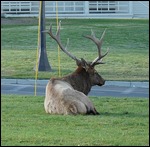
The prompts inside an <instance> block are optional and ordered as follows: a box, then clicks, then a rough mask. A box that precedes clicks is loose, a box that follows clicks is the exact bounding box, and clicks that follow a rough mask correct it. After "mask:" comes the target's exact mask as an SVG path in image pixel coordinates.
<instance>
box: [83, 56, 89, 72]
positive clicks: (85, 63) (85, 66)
mask: <svg viewBox="0 0 150 147" xmlns="http://www.w3.org/2000/svg"><path fill="white" fill-rule="evenodd" d="M81 66H82V67H83V68H84V69H85V70H86V71H88V69H89V64H88V63H87V62H86V61H85V60H84V59H83V58H81Z"/></svg>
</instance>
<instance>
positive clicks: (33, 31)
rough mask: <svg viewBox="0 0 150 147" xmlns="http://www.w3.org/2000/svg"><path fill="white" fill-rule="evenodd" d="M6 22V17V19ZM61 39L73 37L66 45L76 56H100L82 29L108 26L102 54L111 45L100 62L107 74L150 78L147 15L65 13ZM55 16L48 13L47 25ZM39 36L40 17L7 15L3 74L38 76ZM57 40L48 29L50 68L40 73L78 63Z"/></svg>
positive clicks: (114, 77)
mask: <svg viewBox="0 0 150 147" xmlns="http://www.w3.org/2000/svg"><path fill="white" fill-rule="evenodd" d="M6 22H7V23H6ZM61 22H62V23H61V40H62V44H63V45H64V46H65V45H66V42H67V39H68V38H69V45H68V51H69V52H71V53H72V54H73V55H75V56H76V57H77V58H84V59H85V60H88V61H92V60H94V59H95V58H96V57H97V56H98V52H97V48H96V45H95V44H94V43H93V42H92V41H91V40H88V39H87V38H84V37H83V35H88V34H91V29H92V30H93V31H94V32H95V34H96V36H97V37H98V38H100V37H101V35H102V32H103V31H104V29H105V28H106V29H107V30H106V34H105V37H104V41H103V45H102V54H104V53H105V52H106V51H107V48H110V49H109V53H108V55H107V56H106V57H105V58H104V59H103V62H105V63H106V64H103V65H98V66H96V69H97V71H98V72H99V73H100V74H101V75H102V76H103V78H104V79H106V80H123V81H149V20H146V19H62V20H61ZM50 23H52V24H53V32H54V34H55V32H56V20H55V19H46V29H49V24H50ZM37 41H38V19H37V18H3V19H2V25H1V77H2V78H31V79H33V78H35V71H34V70H33V69H34V67H35V65H36V53H37V44H38V43H37ZM57 47H58V46H57V44H56V43H55V41H54V40H52V39H51V38H50V36H49V35H48V34H46V49H47V56H48V60H49V63H50V65H51V67H52V72H39V73H38V79H49V78H51V77H54V76H58V66H59V65H58V60H59V59H60V76H64V75H66V74H69V73H71V72H73V71H74V70H75V69H76V63H75V61H73V60H72V59H70V58H69V57H68V56H67V55H66V54H64V53H63V52H62V51H60V56H59V58H58V49H57Z"/></svg>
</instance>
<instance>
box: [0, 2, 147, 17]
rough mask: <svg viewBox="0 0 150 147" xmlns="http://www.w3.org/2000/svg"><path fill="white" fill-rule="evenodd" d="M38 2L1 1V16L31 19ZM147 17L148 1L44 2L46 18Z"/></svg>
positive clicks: (36, 11)
mask: <svg viewBox="0 0 150 147" xmlns="http://www.w3.org/2000/svg"><path fill="white" fill-rule="evenodd" d="M39 3H40V2H39V1H1V15H2V14H5V15H7V17H14V16H15V17H23V16H26V17H30V16H31V17H33V16H38V14H39ZM56 10H58V14H59V17H63V18H66V17H67V18H68V17H77V18H78V17H81V18H109V17H110V18H113V17H117V18H118V17H129V18H132V17H146V18H148V17H149V1H57V2H56V1H45V15H46V17H56Z"/></svg>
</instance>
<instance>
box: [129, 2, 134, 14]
mask: <svg viewBox="0 0 150 147" xmlns="http://www.w3.org/2000/svg"><path fill="white" fill-rule="evenodd" d="M129 14H130V15H132V16H133V1H129Z"/></svg>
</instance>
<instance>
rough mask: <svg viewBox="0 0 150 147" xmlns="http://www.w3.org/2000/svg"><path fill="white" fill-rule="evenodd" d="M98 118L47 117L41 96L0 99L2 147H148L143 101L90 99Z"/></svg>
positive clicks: (145, 110)
mask: <svg viewBox="0 0 150 147" xmlns="http://www.w3.org/2000/svg"><path fill="white" fill-rule="evenodd" d="M90 99H91V101H92V102H93V103H94V105H95V107H96V109H97V110H98V111H99V112H100V115H96V116H93V115H76V116H71V115H70V116H68V115H49V114H46V113H45V111H44V107H43V101H44V97H43V96H36V97H35V96H18V95H2V96H1V145H2V146H56V145H57V146H82V145H84V146H97V145H99V146H148V145H149V104H148V99H145V98H115V97H90Z"/></svg>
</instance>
